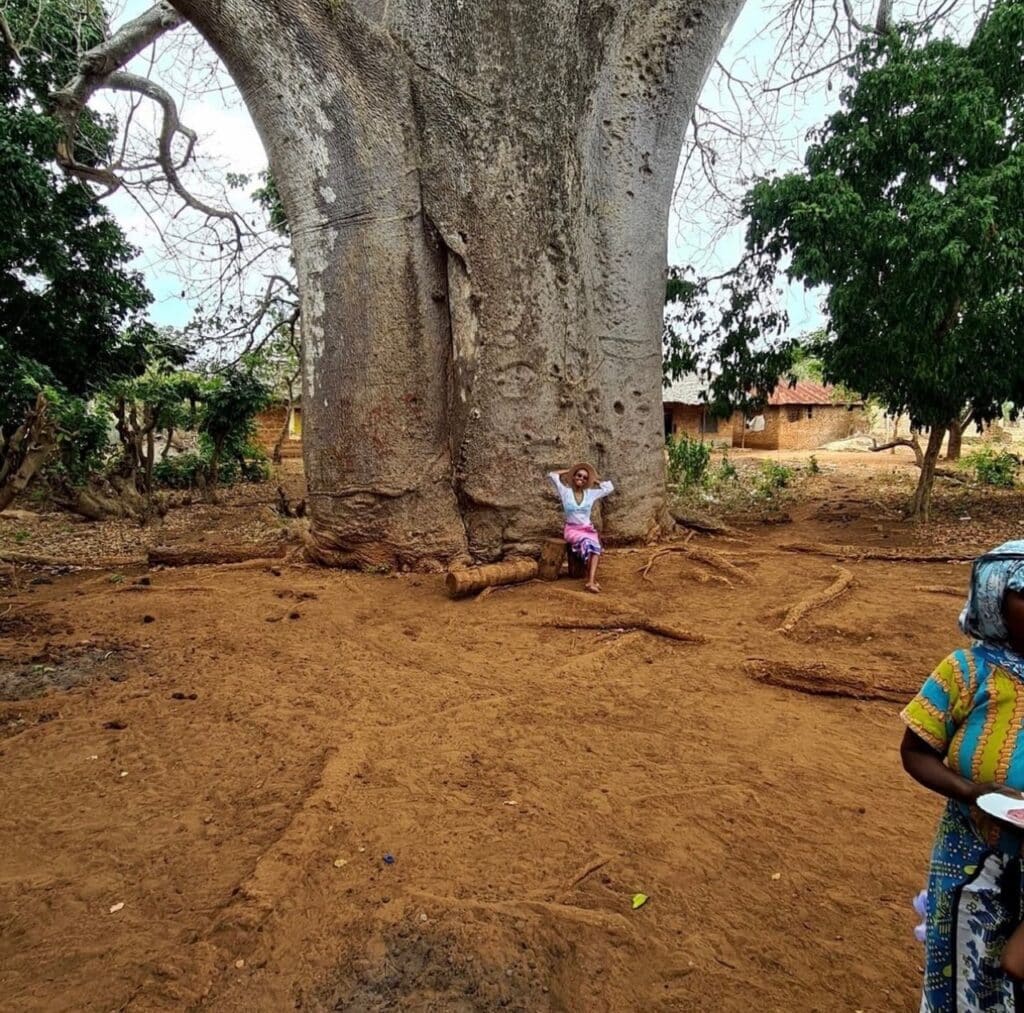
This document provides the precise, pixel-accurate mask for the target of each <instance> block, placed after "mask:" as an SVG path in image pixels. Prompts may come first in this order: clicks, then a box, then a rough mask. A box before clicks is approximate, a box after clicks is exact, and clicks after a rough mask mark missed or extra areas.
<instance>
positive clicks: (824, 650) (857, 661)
mask: <svg viewBox="0 0 1024 1013" xmlns="http://www.w3.org/2000/svg"><path fill="white" fill-rule="evenodd" d="M869 467H871V468H872V473H873V472H874V466H873V465H872V466H869ZM814 482H815V483H817V485H814V486H813V487H812V488H811V490H810V495H811V499H810V500H809V501H808V502H807V503H806V504H804V505H803V506H801V507H799V508H798V509H794V511H793V515H794V520H793V523H792V524H787V525H782V526H771V527H757V528H751V529H750V530H747V531H745V532H743V533H742V535H741V536H740V538H739V539H738V540H729V539H723V538H721V537H719V538H708V537H698V538H696V539H695V540H694V542H693V543H691V544H693V545H699V546H700V547H701V548H713V549H715V550H716V551H718V552H720V553H723V554H728V555H727V558H728V559H729V561H730V562H732V563H734V564H735V565H737V566H739V567H740V568H742V569H743V570H744V571H746V572H747V573H748V574H749V576H750V583H749V584H742V583H738V582H733V584H732V585H731V586H730V585H727V584H725V583H722V582H720V581H718V580H716V579H712V578H711V576H710V575H711V574H714V573H716V571H714V570H711V569H709V568H708V567H706V566H704V565H702V564H699V563H698V562H696V561H694V560H692V559H690V558H688V557H687V556H686V555H685V554H683V553H672V554H670V555H667V556H665V557H663V558H661V559H659V560H658V561H657V562H656V563H655V564H654V566H653V567H652V569H651V572H650V575H649V577H650V579H649V580H644V579H642V578H641V576H640V574H639V573H638V570H639V569H640V568H641V567H642V566H643V565H644V563H645V562H646V561H647V559H648V557H649V550H647V549H643V550H633V551H628V550H619V551H615V552H612V553H610V554H609V556H608V558H607V560H606V564H605V568H604V570H603V571H602V584H603V586H604V588H605V594H604V595H603V596H601V597H600V598H594V597H592V596H587V595H584V594H583V593H582V592H581V590H580V588H579V586H578V585H576V584H574V583H572V582H569V581H567V580H562V581H559V582H558V583H556V584H542V583H530V584H526V585H520V586H516V587H513V588H509V589H504V590H501V591H497V592H495V593H493V594H490V595H488V596H486V597H484V598H482V599H478V600H471V601H461V602H451V601H449V600H447V599H446V598H445V597H444V594H443V587H442V582H441V580H440V578H438V577H427V576H420V575H398V576H374V575H357V574H352V573H339V572H327V571H323V570H318V569H315V568H312V567H307V566H300V565H281V566H275V567H273V568H270V567H267V566H264V565H258V566H245V565H243V566H235V567H229V566H224V567H195V568H187V569H181V570H164V571H155V572H153V573H152V574H151V575H150V576H151V584H150V585H148V586H143V585H138V584H135V583H133V581H134V580H135V579H136V578H137V577H138V576H140V575H141V574H142V573H143V572H144V571H143V570H142V569H141V568H139V569H137V570H132V569H125V570H121V571H120V572H119V574H115V575H112V574H110V573H107V572H99V573H97V572H86V571H80V572H74V573H71V574H67V575H64V576H56V577H53V578H46V579H52V580H53V583H37V584H30V583H28V581H29V580H30V579H31V577H32V571H28V570H19V571H18V572H17V574H16V575H15V583H14V585H13V586H12V587H10V588H9V589H8V591H7V596H6V597H0V634H2V636H3V640H2V642H0V698H2V699H4V700H6V701H7V702H0V734H2V733H6V736H7V737H6V738H3V739H0V764H2V771H3V775H2V783H3V793H4V803H3V806H2V811H0V853H2V854H3V856H4V859H3V862H2V863H0V864H2V871H0V1008H2V1009H4V1010H11V1011H14V1010H17V1011H19V1013H20V1011H35V1010H38V1011H47V1013H51V1011H58V1010H103V1011H109V1010H133V1011H144V1010H145V1011H148V1010H216V1011H280V1010H286V1009H303V1010H317V1011H321V1010H345V1011H356V1013H359V1011H378V1010H399V1009H402V1010H436V1011H477V1010H479V1011H484V1010H487V1011H490V1010H495V1009H510V1010H524V1011H527V1010H528V1011H539V1010H587V1011H588V1013H590V1011H609V1013H620V1011H632V1010H637V1011H641V1010H642V1011H670V1010H706V1011H733V1010H735V1011H745V1010H751V1009H753V1010H758V1011H784V1010H785V1011H791V1010H808V1011H810V1010H820V1011H834V1010H849V1011H851V1013H852V1011H854V1010H864V1011H869V1010H870V1011H884V1013H892V1011H903V1010H906V1011H910V1010H914V1009H916V1005H917V988H918V977H919V967H920V963H921V957H922V953H921V949H920V947H919V946H918V944H917V943H916V942H915V941H914V939H913V936H912V934H911V929H912V927H913V922H914V917H913V914H912V912H911V909H910V898H911V896H912V894H913V893H914V892H916V890H918V889H919V888H920V886H921V885H922V880H923V875H924V870H925V866H926V862H927V854H928V849H929V847H930V840H931V834H932V829H933V826H934V821H935V818H936V816H937V814H938V811H939V808H940V805H939V802H938V801H937V800H936V799H935V798H932V797H929V796H928V795H927V794H926V793H925V792H924V791H922V790H920V789H918V788H916V787H914V786H913V785H911V784H910V783H909V781H908V780H907V778H906V777H905V775H904V774H903V772H902V770H901V769H900V765H899V758H898V755H897V744H898V740H899V737H900V734H901V726H900V723H899V720H898V717H897V712H898V709H899V707H898V704H896V703H895V702H889V701H879V700H871V699H863V700H857V699H851V698H849V697H840V696H836V697H830V696H812V695H807V694H805V693H801V692H796V691H794V690H792V689H786V688H778V687H775V686H770V685H764V684H762V683H760V682H757V681H754V680H753V679H752V678H751V677H750V675H749V674H748V672H747V670H746V669H745V667H744V664H745V662H747V661H748V660H750V659H764V661H765V662H766V663H767V664H766V665H762V670H763V669H765V668H767V669H768V670H774V669H778V671H780V672H784V671H785V670H786V666H791V667H796V668H800V667H806V666H809V665H812V664H816V663H819V664H820V663H824V665H825V666H827V668H826V669H820V668H819V669H814V670H812V673H817V675H818V676H820V677H821V678H823V679H825V680H826V681H827V680H828V678H829V674H830V673H831V674H833V675H835V676H836V678H837V679H843V678H853V679H854V681H856V682H857V683H859V684H860V685H862V686H867V687H869V689H870V687H871V686H872V685H876V684H885V685H887V686H890V687H892V686H895V687H897V689H898V690H900V691H905V692H906V694H907V695H908V696H909V695H910V694H911V693H912V692H913V691H914V689H915V688H916V686H917V684H918V683H919V682H920V681H921V680H922V679H923V678H924V676H925V675H926V674H927V673H928V671H929V670H930V669H931V667H932V666H933V665H934V664H935V662H937V661H938V660H939V659H940V658H941V657H942V656H943V655H944V654H945V653H946V652H947V651H949V650H950V649H952V648H953V647H955V646H958V645H959V644H960V643H961V638H960V637H959V636H958V635H957V634H956V632H955V620H956V614H957V611H958V609H959V608H960V601H959V599H957V598H956V597H953V596H951V595H943V594H937V593H934V592H930V591H924V590H920V589H919V588H923V587H935V586H948V587H953V586H955V587H962V586H963V585H964V584H965V580H966V576H967V569H966V567H965V566H963V565H951V564H907V563H887V562H872V561H866V560H861V561H857V560H852V561H849V562H846V563H844V564H843V565H844V566H846V567H847V568H848V569H850V570H852V571H853V573H854V576H855V580H856V583H855V584H854V586H853V588H852V590H850V591H849V592H847V593H846V594H845V595H844V596H843V597H841V598H840V599H839V600H837V601H836V602H834V603H832V604H830V605H828V606H826V607H824V608H822V609H820V610H817V611H815V612H812V613H811V614H810V615H809V616H808V617H807V618H805V619H804V620H803V622H801V623H800V624H799V625H798V626H797V628H796V630H795V631H794V632H793V633H791V634H789V635H784V634H781V633H778V632H776V629H777V627H779V626H780V625H781V623H782V620H783V616H784V614H785V612H786V610H787V608H788V607H789V606H791V605H793V604H794V603H796V602H798V601H799V600H801V599H803V598H805V597H807V596H808V595H809V594H811V593H813V592H815V591H819V590H822V589H824V588H825V587H827V586H828V585H829V583H830V582H831V581H832V580H833V579H834V577H835V573H836V571H835V568H834V564H835V562H836V561H835V560H832V559H828V558H825V557H821V556H814V555H795V554H792V553H788V552H784V551H780V550H779V548H778V546H779V544H780V543H782V542H789V541H817V542H833V543H836V542H838V543H843V544H851V543H856V544H860V545H875V544H879V545H885V546H890V545H894V544H904V543H906V544H909V543H910V542H913V541H915V540H916V541H917V542H919V543H920V542H922V541H923V542H924V543H926V544H936V545H945V546H947V547H948V546H949V545H950V544H952V543H954V542H955V543H956V544H958V545H959V547H960V548H961V549H966V550H967V551H972V550H980V549H983V548H985V547H987V546H988V545H989V544H990V543H991V542H994V541H997V540H1000V539H1001V538H1003V537H1009V536H1010V535H1011V534H1012V533H1014V532H1015V531H1018V530H1019V528H1018V522H1017V520H1016V518H1017V517H1019V516H1022V515H1021V514H1020V506H1021V503H1020V497H1019V496H1016V495H1014V496H1012V497H1003V499H1002V500H1000V501H999V502H998V504H997V505H996V506H985V505H984V504H982V505H981V506H980V507H979V508H978V509H976V510H975V512H974V514H973V515H972V516H973V518H974V519H973V520H972V521H971V522H959V521H958V520H957V516H958V514H957V511H958V510H961V509H963V506H962V504H960V503H959V501H956V502H952V501H951V504H947V509H946V513H945V515H944V516H945V519H944V520H943V521H941V522H940V524H939V525H937V526H936V527H934V528H932V529H931V531H930V532H929V533H926V534H925V535H924V536H923V537H922V536H921V535H918V534H917V533H915V532H911V531H909V530H908V529H907V528H906V527H905V526H904V525H901V524H899V522H896V521H894V520H890V519H889V518H888V516H887V515H886V514H885V513H884V511H883V514H882V516H884V517H885V519H884V520H883V521H881V522H880V521H879V516H880V515H879V513H878V510H876V507H875V506H872V500H873V498H877V496H878V489H877V486H876V485H875V480H874V479H872V480H871V482H870V483H865V481H864V479H863V478H862V477H859V476H858V475H857V474H852V475H833V476H830V477H829V476H825V477H822V476H819V477H818V478H817V479H815V480H814ZM826 488H827V490H828V498H827V500H823V499H822V490H824V489H826ZM954 495H959V493H956V494H954ZM965 495H966V494H965ZM976 506H977V504H976ZM232 523H233V522H232ZM958 524H960V525H961V527H958ZM10 527H11V526H10V525H9V526H8V528H5V529H4V530H3V532H0V533H2V534H3V538H4V539H6V540H5V541H2V542H0V544H4V545H7V546H8V547H12V546H11V543H10V535H11V532H10V530H9V528H10ZM719 575H720V574H719ZM119 576H123V579H118V577H119ZM626 612H628V613H636V614H641V615H645V616H647V617H649V618H652V619H657V620H661V621H663V622H666V623H670V624H673V625H675V626H679V627H684V628H686V629H689V630H692V631H695V632H700V633H703V634H704V635H706V636H707V638H708V642H707V643H705V644H700V645H688V644H683V643H677V642H674V641H670V640H666V639H663V638H660V637H656V636H653V635H651V634H648V633H646V632H622V633H618V632H615V631H610V632H607V633H602V632H600V631H593V630H563V629H555V628H552V627H550V626H548V625H546V624H548V623H550V622H552V621H554V620H560V621H566V620H572V619H574V618H575V619H594V618H600V617H602V616H615V617H619V616H621V615H622V614H623V613H626ZM147 617H148V619H147ZM616 621H617V622H621V619H618V618H617V619H616ZM46 687H52V688H51V689H50V691H48V692H43V694H42V695H40V696H27V694H29V693H31V692H35V691H39V690H45V689H46ZM65 687H67V688H65ZM868 695H870V693H869V694H868ZM385 855H392V856H393V857H394V859H395V861H394V863H393V864H390V865H389V864H386V863H385V861H384V856H385ZM637 892H643V893H645V894H647V895H648V896H649V897H650V900H649V902H648V903H647V904H646V905H645V906H644V907H642V908H640V909H639V910H635V911H634V910H632V909H631V904H630V899H631V897H632V896H633V895H634V894H635V893H637ZM115 905H123V907H120V908H118V909H117V910H115V911H113V912H112V911H111V909H112V908H113V907H114V906H115Z"/></svg>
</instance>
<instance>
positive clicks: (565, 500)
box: [548, 471, 615, 524]
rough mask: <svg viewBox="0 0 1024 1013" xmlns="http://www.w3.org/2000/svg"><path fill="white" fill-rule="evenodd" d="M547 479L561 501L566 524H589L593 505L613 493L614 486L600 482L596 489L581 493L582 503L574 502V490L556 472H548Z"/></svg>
mask: <svg viewBox="0 0 1024 1013" xmlns="http://www.w3.org/2000/svg"><path fill="white" fill-rule="evenodd" d="M548 478H550V479H551V481H552V483H553V484H554V487H555V491H556V492H557V493H558V497H559V499H561V501H562V509H563V510H564V511H565V523H566V524H589V523H590V511H591V510H592V509H593V508H594V504H595V503H596V502H597V501H598V500H599V499H602V498H604V497H605V496H607V495H608V494H609V493H610V492H615V486H614V485H612V483H611V482H601V483H600V485H598V487H597V488H596V489H585V490H584V491H583V502H582V503H579V502H577V501H576V492H575V490H574V489H573V488H572V486H568V485H566V484H565V483H564V482H563V481H562V480H561V479H560V478H559V477H558V472H557V471H552V472H549V473H548Z"/></svg>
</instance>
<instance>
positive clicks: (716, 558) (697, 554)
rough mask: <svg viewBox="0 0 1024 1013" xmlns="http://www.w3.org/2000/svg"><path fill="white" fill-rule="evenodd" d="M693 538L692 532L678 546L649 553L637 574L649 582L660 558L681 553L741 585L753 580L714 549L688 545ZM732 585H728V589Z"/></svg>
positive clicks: (666, 547) (670, 546)
mask: <svg viewBox="0 0 1024 1013" xmlns="http://www.w3.org/2000/svg"><path fill="white" fill-rule="evenodd" d="M692 536H693V532H690V534H689V535H687V537H686V540H685V541H684V542H683V543H682V544H680V545H664V546H662V547H661V548H660V549H656V550H655V551H654V552H652V553H651V555H650V558H649V559H648V560H647V563H646V564H645V565H644V566H642V567H641V568H640V569H639V570H638V571H637V572H638V573H639V574H640V575H641V577H642V578H643V579H644V580H646V581H650V576H649V574H650V572H651V567H652V566H653V565H654V564H655V563H656V562H657V561H658V560H659V559H661V557H662V556H667V555H668V554H669V553H671V552H682V553H685V554H686V555H687V556H688V557H689V558H690V559H693V560H695V561H696V562H698V563H704V565H705V566H710V567H713V568H714V569H716V570H722V571H723V572H724V573H727V574H728V575H729V576H730V577H732V578H733V579H734V580H737V581H739V582H740V583H741V584H751V583H753V580H754V578H753V577H751V576H750V574H749V573H747V572H746V571H745V570H741V569H740V568H739V567H738V566H737V565H736V564H735V563H730V562H729V560H728V559H726V558H725V556H723V555H722V554H721V553H720V552H716V551H715V550H714V549H702V548H700V547H698V546H693V545H690V544H689V541H690V538H691V537H692ZM702 583H703V582H702ZM731 586H732V585H731V584H730V587H731Z"/></svg>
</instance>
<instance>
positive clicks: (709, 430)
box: [661, 373, 743, 447]
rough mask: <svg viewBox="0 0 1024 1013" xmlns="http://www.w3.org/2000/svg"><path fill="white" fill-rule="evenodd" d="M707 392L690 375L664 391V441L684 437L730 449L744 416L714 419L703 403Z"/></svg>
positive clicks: (662, 395)
mask: <svg viewBox="0 0 1024 1013" xmlns="http://www.w3.org/2000/svg"><path fill="white" fill-rule="evenodd" d="M704 391H705V387H704V384H703V382H702V381H701V379H700V377H699V376H698V375H697V374H696V373H687V374H686V375H684V376H681V377H680V378H679V379H678V380H674V381H673V382H672V383H671V384H670V385H669V386H668V387H665V388H663V390H662V392H661V400H662V406H663V408H664V412H665V438H666V439H668V438H669V437H673V438H675V437H678V436H681V435H683V434H685V435H686V436H689V437H690V438H691V439H695V440H700V441H701V442H703V443H710V444H713V445H715V446H725V447H731V446H732V442H733V431H734V429H735V428H736V426H737V425H739V426H740V428H742V426H743V416H742V415H740V413H739V412H734V413H733V415H732V416H731V417H728V418H722V417H720V416H717V415H714V414H713V413H712V412H711V408H710V407H709V406H708V405H707V404H706V403H705V402H704Z"/></svg>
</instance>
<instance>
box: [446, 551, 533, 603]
mask: <svg viewBox="0 0 1024 1013" xmlns="http://www.w3.org/2000/svg"><path fill="white" fill-rule="evenodd" d="M537 573H538V567H537V561H536V560H535V559H514V560H509V561H507V562H504V563H491V564H489V565H488V566H471V567H469V568H467V569H465V570H452V571H451V572H449V573H448V575H447V576H446V577H445V578H444V583H445V587H446V588H447V589H448V594H449V595H450V596H451V597H452V598H464V597H466V595H470V594H476V592H477V591H482V590H483V589H484V588H485V587H497V586H498V585H499V584H519V583H522V582H523V581H525V580H533V578H534V577H536V576H537Z"/></svg>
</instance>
